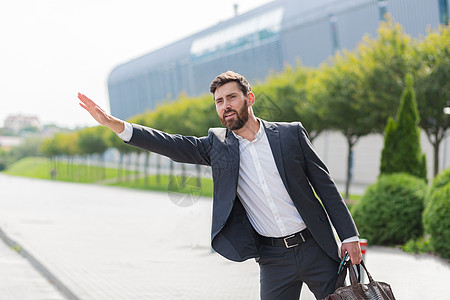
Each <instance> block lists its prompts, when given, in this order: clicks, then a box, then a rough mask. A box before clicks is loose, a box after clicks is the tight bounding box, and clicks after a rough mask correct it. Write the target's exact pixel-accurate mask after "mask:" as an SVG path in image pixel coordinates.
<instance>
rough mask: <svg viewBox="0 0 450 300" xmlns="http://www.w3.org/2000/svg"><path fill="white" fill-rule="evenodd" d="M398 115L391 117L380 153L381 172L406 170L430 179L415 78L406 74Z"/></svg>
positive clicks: (392, 172)
mask: <svg viewBox="0 0 450 300" xmlns="http://www.w3.org/2000/svg"><path fill="white" fill-rule="evenodd" d="M405 81H406V87H405V89H404V91H403V94H402V97H401V100H400V105H399V107H398V111H397V118H396V120H395V121H394V119H392V118H389V120H388V123H387V125H386V129H385V132H384V148H383V150H382V152H381V162H380V174H382V175H384V174H394V173H400V172H405V173H409V174H411V175H414V176H417V177H420V178H423V179H424V180H427V164H426V157H425V154H424V153H422V149H421V146H420V128H419V120H420V117H419V111H418V109H417V102H416V94H415V92H414V89H413V78H412V75H411V74H407V76H406V78H405Z"/></svg>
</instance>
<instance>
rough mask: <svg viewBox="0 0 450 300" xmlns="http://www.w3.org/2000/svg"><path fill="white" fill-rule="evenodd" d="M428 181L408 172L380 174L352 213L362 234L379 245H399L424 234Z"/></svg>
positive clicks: (370, 241)
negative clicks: (424, 208)
mask: <svg viewBox="0 0 450 300" xmlns="http://www.w3.org/2000/svg"><path fill="white" fill-rule="evenodd" d="M426 191H427V185H426V183H425V181H424V180H423V179H420V178H417V177H415V176H412V175H409V174H406V173H394V174H389V175H383V176H380V177H379V178H378V180H377V182H376V183H374V184H372V185H371V186H369V187H368V188H367V190H366V192H365V193H364V195H363V197H362V198H361V200H360V201H359V202H358V204H356V205H355V206H354V207H353V208H352V214H353V217H354V220H355V222H356V225H357V226H358V230H359V233H360V235H361V237H362V238H366V239H368V241H369V243H371V244H377V245H398V244H404V243H406V242H407V241H408V240H410V239H413V238H417V237H419V236H421V235H422V232H423V227H422V213H423V203H424V198H425V194H426Z"/></svg>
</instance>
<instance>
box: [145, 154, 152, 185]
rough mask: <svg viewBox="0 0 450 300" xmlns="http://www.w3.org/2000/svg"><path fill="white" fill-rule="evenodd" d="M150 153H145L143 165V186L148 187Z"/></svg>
mask: <svg viewBox="0 0 450 300" xmlns="http://www.w3.org/2000/svg"><path fill="white" fill-rule="evenodd" d="M150 153H151V152H150V151H147V152H146V153H145V164H144V184H145V186H148V185H149V177H150V174H149V169H150Z"/></svg>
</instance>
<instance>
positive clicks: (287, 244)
mask: <svg viewBox="0 0 450 300" xmlns="http://www.w3.org/2000/svg"><path fill="white" fill-rule="evenodd" d="M293 237H295V234H293V235H290V236H288V237H285V238H284V239H283V241H284V245H285V246H286V248H288V249H289V248H292V247H295V246H298V244H295V245H289V243H288V241H287V240H288V239H290V238H293Z"/></svg>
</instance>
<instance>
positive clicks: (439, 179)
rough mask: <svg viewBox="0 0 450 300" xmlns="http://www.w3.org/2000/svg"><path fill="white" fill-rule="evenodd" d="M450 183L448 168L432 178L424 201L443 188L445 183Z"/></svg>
mask: <svg viewBox="0 0 450 300" xmlns="http://www.w3.org/2000/svg"><path fill="white" fill-rule="evenodd" d="M449 182H450V168H448V169H445V170H443V171H442V172H440V173H439V174H438V175H437V176H436V177H434V179H433V182H432V183H431V187H430V189H429V191H428V196H427V199H426V201H427V202H428V201H429V199H430V197H431V196H432V194H433V193H434V192H435V191H436V190H437V189H440V188H442V187H444V186H445V185H446V184H447V183H449Z"/></svg>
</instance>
